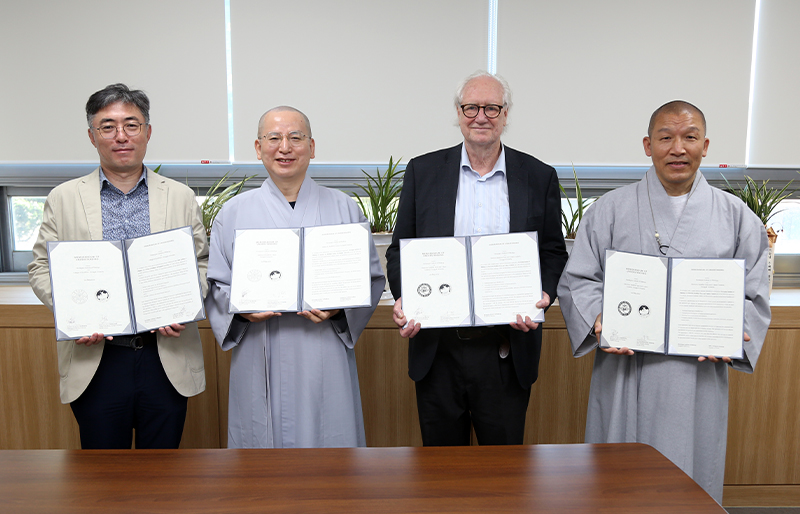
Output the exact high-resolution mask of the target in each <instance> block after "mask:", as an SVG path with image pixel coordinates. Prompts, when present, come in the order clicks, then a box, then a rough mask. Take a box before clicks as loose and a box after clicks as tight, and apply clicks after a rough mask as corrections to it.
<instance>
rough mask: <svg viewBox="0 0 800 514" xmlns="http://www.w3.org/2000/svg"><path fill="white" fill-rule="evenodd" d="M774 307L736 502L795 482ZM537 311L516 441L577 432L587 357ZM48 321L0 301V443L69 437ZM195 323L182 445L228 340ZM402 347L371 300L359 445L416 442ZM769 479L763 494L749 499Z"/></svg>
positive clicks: (555, 319) (746, 417) (799, 475)
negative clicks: (533, 375) (202, 371)
mask: <svg viewBox="0 0 800 514" xmlns="http://www.w3.org/2000/svg"><path fill="white" fill-rule="evenodd" d="M773 310H774V318H773V325H772V327H771V328H770V332H769V335H768V337H767V342H766V344H765V346H764V351H763V354H762V356H761V359H760V361H759V363H758V368H757V369H756V373H755V374H754V375H747V374H744V373H740V372H732V373H731V374H730V415H729V428H728V455H727V464H726V478H725V483H726V503H727V497H728V495H729V494H730V497H731V499H732V501H735V502H736V503H737V504H738V505H743V504H747V502H750V504H751V505H781V504H783V505H785V504H786V503H785V502H787V501H788V502H792V501H794V500H792V498H794V497H795V496H796V495H797V491H798V490H800V437H799V435H800V434H798V429H797V428H796V427H798V426H800V380H797V379H796V375H797V370H798V369H800V345H798V342H799V341H800V318H799V317H798V316H797V315H796V313H797V312H800V309H798V308H797V307H777V308H775V309H773ZM547 319H548V321H547V323H546V324H545V332H544V339H543V349H542V358H541V363H540V366H539V379H538V380H537V382H536V384H534V386H533V389H532V392H531V400H530V406H529V409H528V417H527V425H526V433H525V443H529V444H534V443H539V444H548V443H550V444H553V443H578V442H582V441H583V436H584V429H585V422H586V405H587V402H588V393H589V385H590V380H591V369H592V363H593V360H594V358H593V356H590V355H589V356H586V357H582V358H580V359H574V358H573V357H572V356H571V351H570V348H569V341H568V338H567V334H566V330H565V327H564V322H563V319H562V318H561V313H560V311H559V310H558V308H557V307H556V308H553V309H550V310H549V311H548V313H547ZM52 327H53V318H52V314H51V313H50V312H49V311H48V310H47V309H46V308H44V307H43V306H41V305H33V304H30V305H24V304H20V305H9V304H5V305H4V304H0V385H2V387H0V412H2V415H0V449H17V448H18V449H23V448H25V449H34V448H78V447H79V437H78V429H77V425H76V423H75V420H74V417H73V416H72V412H71V410H70V408H69V406H66V405H62V404H61V403H60V401H59V394H58V371H57V364H56V351H55V335H54V332H53V328H52ZM200 332H201V337H202V340H203V351H204V357H205V363H206V371H207V375H206V381H207V386H206V391H205V392H204V393H202V394H201V395H198V396H196V397H194V398H191V399H190V400H189V412H188V414H187V421H186V429H185V432H184V438H183V442H182V445H181V446H182V447H185V448H213V447H225V446H226V443H227V404H228V380H229V375H230V352H222V351H221V350H220V349H219V347H218V345H217V344H216V342H215V341H214V337H213V334H212V333H211V330H210V328H209V326H208V324H207V323H201V324H200ZM407 348H408V346H407V341H405V340H403V339H402V338H400V337H399V335H398V333H397V330H396V329H395V328H394V327H393V324H392V321H391V307H390V306H388V305H387V306H381V307H379V309H378V311H377V312H376V314H375V316H374V317H373V319H372V320H371V321H370V325H369V327H368V328H367V330H366V331H365V333H364V334H363V335H362V337H361V339H360V340H359V342H358V344H357V345H356V359H357V361H358V370H359V381H360V385H361V396H362V406H363V410H364V420H365V425H366V432H367V442H368V444H369V445H370V446H416V445H419V444H421V438H420V435H419V422H418V418H417V409H416V399H415V394H414V384H413V382H412V381H411V379H410V378H408V373H407ZM773 490H774V491H775V497H774V498H773V497H764V498H761V499H760V500H759V501H761V502H762V503H757V502H755V500H754V499H753V498H754V497H753V494H761V495H762V496H763V494H762V493H763V492H765V491H773ZM749 491H761V492H760V493H752V494H751V493H750V492H749ZM743 502H744V503H743ZM781 502H784V503H781ZM794 504H796V503H794Z"/></svg>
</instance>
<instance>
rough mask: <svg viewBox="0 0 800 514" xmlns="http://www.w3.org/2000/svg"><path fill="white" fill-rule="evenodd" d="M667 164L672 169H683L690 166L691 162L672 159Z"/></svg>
mask: <svg viewBox="0 0 800 514" xmlns="http://www.w3.org/2000/svg"><path fill="white" fill-rule="evenodd" d="M667 166H669V167H670V168H671V169H674V170H682V169H684V168H686V167H688V166H689V163H688V162H687V161H672V162H668V163H667Z"/></svg>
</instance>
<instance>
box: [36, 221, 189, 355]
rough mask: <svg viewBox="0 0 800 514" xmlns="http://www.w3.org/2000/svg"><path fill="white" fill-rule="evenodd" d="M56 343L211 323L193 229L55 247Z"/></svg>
mask: <svg viewBox="0 0 800 514" xmlns="http://www.w3.org/2000/svg"><path fill="white" fill-rule="evenodd" d="M47 256H48V260H49V263H50V285H51V287H52V294H53V315H54V317H55V324H56V339H57V340H59V341H63V340H67V339H78V338H81V337H84V336H90V335H92V334H94V333H101V334H104V335H106V336H114V335H129V334H137V333H139V332H146V331H149V330H154V329H157V328H159V327H163V326H166V325H171V324H172V323H188V322H192V321H198V320H201V319H205V309H204V308H203V292H202V287H201V285H200V274H199V272H198V269H197V255H196V253H195V246H194V237H193V234H192V229H191V227H183V228H178V229H174V230H167V231H165V232H158V233H156V234H150V235H147V236H142V237H137V238H133V239H125V240H123V241H49V242H48V243H47Z"/></svg>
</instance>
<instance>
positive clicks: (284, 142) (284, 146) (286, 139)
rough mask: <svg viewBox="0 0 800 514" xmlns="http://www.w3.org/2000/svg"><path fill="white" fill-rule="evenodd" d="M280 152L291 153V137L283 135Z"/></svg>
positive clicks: (279, 146)
mask: <svg viewBox="0 0 800 514" xmlns="http://www.w3.org/2000/svg"><path fill="white" fill-rule="evenodd" d="M278 150H279V151H280V152H281V153H289V152H290V151H291V145H290V144H289V136H288V135H287V136H283V135H281V142H280V144H279V145H278Z"/></svg>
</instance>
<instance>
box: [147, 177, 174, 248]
mask: <svg viewBox="0 0 800 514" xmlns="http://www.w3.org/2000/svg"><path fill="white" fill-rule="evenodd" d="M145 172H146V173H147V196H148V201H149V202H150V233H151V234H155V233H156V232H163V231H164V230H166V229H167V209H168V205H167V203H168V201H169V198H168V196H169V195H168V194H167V193H168V191H167V187H166V185H165V183H166V181H165V180H164V177H162V176H160V175H159V174H158V173H153V172H152V171H150V169H149V168H145Z"/></svg>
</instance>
